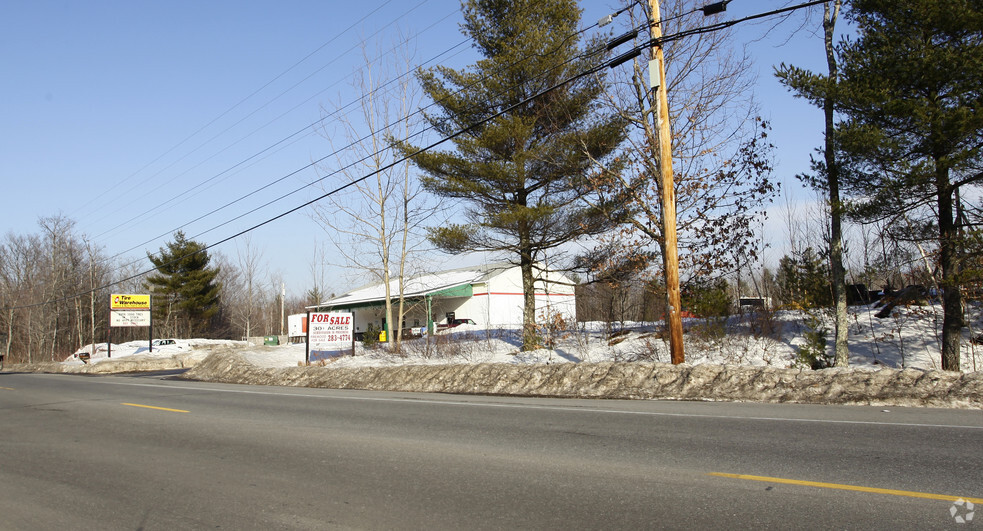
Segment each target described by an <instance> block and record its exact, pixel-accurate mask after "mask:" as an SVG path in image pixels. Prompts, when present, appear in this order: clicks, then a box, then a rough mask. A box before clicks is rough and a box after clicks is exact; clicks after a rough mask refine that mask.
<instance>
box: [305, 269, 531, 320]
mask: <svg viewBox="0 0 983 531" xmlns="http://www.w3.org/2000/svg"><path fill="white" fill-rule="evenodd" d="M512 267H515V266H513V265H511V264H505V263H500V264H486V265H482V266H473V267H464V268H460V269H452V270H449V271H441V272H439V273H428V274H424V275H419V276H415V277H410V278H407V279H406V280H405V286H404V289H403V295H404V296H405V297H407V298H417V297H424V296H427V295H434V294H437V293H439V292H442V291H446V290H451V289H454V288H458V287H461V286H466V285H470V284H476V283H480V282H485V281H487V280H488V279H489V278H491V277H493V276H495V275H497V274H499V273H501V272H503V271H505V270H507V269H510V268H512ZM389 286H390V288H389V289H390V293H392V294H394V295H395V294H398V293H399V279H392V280H390V282H389ZM385 287H386V286H385V284H384V283H382V282H377V283H375V284H369V285H366V286H363V287H361V288H356V289H354V290H352V291H349V292H348V293H345V294H344V295H339V296H337V297H335V298H333V299H329V300H326V301H324V302H322V303H320V304H318V305H316V306H308V307H307V308H308V309H314V308H326V307H334V308H338V307H348V306H355V305H359V304H366V303H372V302H381V301H384V300H385V299H386V289H385Z"/></svg>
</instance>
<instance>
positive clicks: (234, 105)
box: [73, 0, 393, 212]
mask: <svg viewBox="0 0 983 531" xmlns="http://www.w3.org/2000/svg"><path fill="white" fill-rule="evenodd" d="M392 1H393V0H385V1H384V2H383V3H382V4H380V5H379V7H377V8H375V9H373V10H372V11H370V12H369V13H366V14H365V15H364V16H363V17H361V18H360V19H358V20H357V21H355V22H353V23H351V24H350V25H349V26H348V27H347V28H345V29H344V30H343V31H341V32H340V33H338V34H337V35H335V36H334V37H332V38H331V39H328V41H326V42H325V43H323V44H321V45H320V46H318V47H317V48H316V49H314V50H313V51H312V52H310V53H308V54H307V55H305V56H304V57H303V58H302V59H300V60H298V61H297V62H295V63H294V64H293V65H291V66H289V67H288V68H287V69H285V70H283V71H282V72H280V73H279V74H277V75H276V76H274V77H273V78H272V79H270V80H269V81H267V82H266V83H265V84H263V86H261V87H259V88H258V89H256V90H254V91H253V92H251V93H250V94H249V95H247V96H245V97H244V98H242V99H241V100H239V101H238V102H237V103H235V104H233V105H232V106H231V107H229V108H228V109H226V110H225V111H223V112H222V113H220V114H219V115H218V116H216V117H215V118H212V119H211V120H210V121H209V122H208V123H206V124H204V125H202V126H201V127H199V128H198V129H196V130H195V131H194V132H192V133H191V134H189V135H188V136H186V137H185V138H184V139H183V140H181V141H180V142H178V143H177V144H174V145H173V146H171V147H170V148H169V149H168V150H166V151H165V152H164V153H161V154H160V155H158V156H157V157H156V158H154V159H153V160H151V161H150V162H148V163H146V164H145V165H143V166H142V167H141V168H140V169H138V170H136V171H134V172H133V173H131V174H130V175H129V176H128V177H126V178H125V179H123V180H122V181H120V182H117V183H115V184H114V185H112V186H110V188H109V190H106V192H104V193H109V192H111V191H112V190H113V189H114V188H116V187H117V186H119V185H120V184H122V183H123V182H126V181H128V180H130V179H131V178H133V177H135V176H136V175H139V174H140V172H142V171H144V170H145V169H147V168H149V167H150V166H152V165H153V164H155V163H156V162H157V161H159V160H161V159H162V158H164V157H166V156H167V155H169V154H170V153H172V152H173V151H174V150H176V149H177V148H179V147H181V146H182V145H184V144H185V143H187V142H188V141H189V140H191V139H192V138H194V137H195V136H197V135H198V134H199V133H201V132H202V131H204V130H205V129H207V128H208V127H210V126H211V125H212V124H214V123H215V122H217V121H219V120H221V119H222V118H223V117H225V116H226V115H228V114H229V113H230V112H232V111H233V110H235V109H237V108H238V107H239V106H241V105H242V104H244V103H245V102H246V101H248V100H250V99H251V98H252V97H253V96H256V95H257V94H259V93H260V92H262V91H263V90H264V89H266V88H267V87H269V86H270V85H272V84H273V83H275V82H276V81H277V80H279V79H280V78H282V77H283V76H285V75H286V74H287V73H288V72H290V71H291V70H293V69H294V68H297V67H298V66H300V64H301V63H303V62H305V61H307V60H308V59H310V58H311V57H313V56H314V55H315V54H317V53H318V52H320V51H321V50H323V49H324V48H326V47H327V46H328V45H329V44H331V43H333V42H334V41H335V40H337V39H338V38H340V37H341V36H342V35H344V34H345V33H348V32H349V31H350V30H352V29H353V28H355V27H356V26H358V25H359V24H361V23H362V22H364V21H365V20H366V19H367V18H369V17H370V16H372V15H374V14H375V13H376V12H378V11H379V10H380V9H382V8H383V7H385V6H387V5H388V4H390V3H391V2H392ZM151 178H153V176H151V177H148V178H147V179H144V180H143V181H141V182H140V183H138V184H137V185H135V186H134V187H131V188H130V189H129V190H132V189H133V188H135V187H137V186H140V185H142V184H145V183H146V182H147V181H148V180H149V179H151ZM129 190H128V191H129ZM93 201H95V199H92V200H90V201H88V202H84V203H82V204H81V205H80V206H79V208H77V209H76V210H74V211H73V212H77V211H79V210H84V209H85V208H86V207H88V206H89V205H91V204H92V202H93Z"/></svg>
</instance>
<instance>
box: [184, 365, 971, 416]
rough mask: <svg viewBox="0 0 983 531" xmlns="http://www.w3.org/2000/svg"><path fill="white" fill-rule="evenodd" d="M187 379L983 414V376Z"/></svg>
mask: <svg viewBox="0 0 983 531" xmlns="http://www.w3.org/2000/svg"><path fill="white" fill-rule="evenodd" d="M185 377H186V378H191V379H196V380H205V381H211V382H224V383H248V384H254V385H289V386H300V387H323V388H332V389H366V390H378V391H404V392H429V393H459V394H504V395H516V396H552V397H571V398H573V397H577V398H611V399H673V400H729V401H757V402H795V403H813V404H863V405H892V406H934V407H962V408H979V407H983V373H980V372H976V373H962V374H960V373H944V372H941V371H934V370H929V371H926V370H921V369H904V370H894V369H881V370H864V369H828V370H823V371H813V370H810V369H779V368H774V367H764V368H756V367H746V366H720V365H708V364H704V365H688V364H683V365H670V364H665V363H648V362H640V363H627V362H601V363H576V364H575V363H560V364H541V363H540V364H529V365H519V364H506V363H479V364H445V365H405V366H398V367H371V368H369V367H347V368H338V367H330V368H328V367H316V366H315V367H292V368H269V367H266V368H263V367H257V366H255V365H253V364H251V363H249V362H248V361H247V360H246V359H245V357H244V356H243V355H241V354H235V353H231V354H215V355H212V356H209V357H208V358H206V359H205V360H204V361H203V362H202V363H200V364H198V365H197V366H196V367H194V368H193V369H191V370H190V371H188V372H187V373H186V374H185Z"/></svg>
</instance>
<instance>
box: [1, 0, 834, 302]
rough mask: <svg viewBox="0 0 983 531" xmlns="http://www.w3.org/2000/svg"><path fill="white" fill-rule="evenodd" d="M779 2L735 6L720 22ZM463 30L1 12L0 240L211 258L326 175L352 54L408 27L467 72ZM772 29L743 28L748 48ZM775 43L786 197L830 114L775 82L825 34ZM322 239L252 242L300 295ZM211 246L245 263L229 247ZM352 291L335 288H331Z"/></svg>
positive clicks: (443, 25)
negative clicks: (33, 239) (62, 234)
mask: <svg viewBox="0 0 983 531" xmlns="http://www.w3.org/2000/svg"><path fill="white" fill-rule="evenodd" d="M784 4H785V2H784V0H775V1H767V0H734V1H733V2H731V4H730V5H729V6H728V15H727V18H739V17H742V16H745V15H748V14H751V13H754V12H760V11H766V10H770V9H775V8H778V7H780V6H782V5H784ZM610 5H613V2H608V1H603V0H602V1H591V0H585V1H584V2H582V6H583V7H584V9H585V15H584V21H585V22H587V23H591V22H593V21H595V20H597V19H598V18H600V17H601V16H602V15H604V14H606V13H608V12H611V11H613V9H611V8H610V7H609V6H610ZM670 15H671V14H669V13H666V12H663V16H664V17H668V16H670ZM460 21H461V16H460V12H459V3H458V2H457V1H456V0H450V1H448V0H409V1H403V0H401V1H388V2H387V1H385V0H363V1H361V2H346V3H338V2H323V1H321V2H315V1H291V0H280V1H278V2H252V1H236V2H233V1H211V2H199V1H183V0H177V1H173V2H156V3H152V2H140V1H127V2H123V1H99V0H96V1H86V2H75V1H57V2H56V1H46V0H37V1H27V0H10V1H7V2H4V3H3V4H2V5H0V72H2V81H0V123H2V126H0V181H2V182H3V191H4V193H3V197H4V202H3V205H2V207H0V230H2V231H3V232H5V233H6V232H13V233H15V234H27V233H35V232H37V231H38V230H39V229H38V225H37V220H38V218H39V217H43V216H53V215H58V214H62V215H64V216H67V217H69V218H71V219H73V220H75V221H76V223H77V225H76V229H77V230H78V231H79V232H81V233H85V234H86V235H88V236H89V237H90V238H92V239H93V240H94V242H95V243H96V244H97V245H99V246H102V247H103V248H104V249H105V251H106V252H107V253H108V254H109V255H116V254H118V253H122V254H123V255H124V256H127V257H132V259H133V260H136V261H141V260H142V261H141V262H140V263H141V264H143V265H146V264H148V262H147V260H146V258H145V255H146V251H148V250H149V251H156V250H157V249H158V248H159V247H161V246H162V245H163V244H164V243H165V242H166V241H168V240H169V239H170V238H171V234H172V233H173V231H174V230H175V229H177V228H179V227H182V226H183V225H186V224H187V226H185V227H184V228H183V230H184V231H185V233H186V234H187V235H188V236H190V237H194V238H195V239H197V240H199V241H202V242H205V243H212V242H215V241H219V240H221V239H224V238H226V237H228V236H230V235H232V234H235V233H237V232H239V231H240V230H243V229H244V228H246V227H249V226H252V225H254V224H256V223H259V222H261V221H263V220H265V219H268V218H270V217H272V216H274V215H276V214H278V213H279V212H282V211H284V210H287V209H289V208H292V207H294V206H296V205H299V204H300V203H303V202H304V201H306V200H307V199H309V198H310V197H312V194H313V193H312V192H310V191H302V192H300V193H298V194H294V195H292V196H290V197H288V198H287V199H285V200H282V201H279V202H277V203H275V204H273V205H271V206H268V207H265V208H262V209H261V210H259V211H257V212H255V213H252V214H245V213H247V212H248V211H249V210H251V209H253V208H258V207H259V206H260V205H262V204H263V203H265V202H267V201H269V200H271V199H274V198H276V197H279V196H281V195H284V194H287V193H288V192H290V191H292V190H294V189H297V188H299V187H301V186H303V185H304V184H306V183H308V182H310V181H312V180H314V179H316V178H317V177H318V174H317V173H316V172H315V171H314V170H313V169H311V168H307V169H305V167H307V166H308V165H310V163H311V162H312V161H313V160H316V159H319V158H321V157H324V156H326V155H328V154H329V153H330V152H331V149H330V146H329V144H328V142H327V140H326V139H325V138H323V137H321V136H319V135H318V134H316V133H315V132H314V128H312V127H311V124H313V123H315V122H316V121H317V120H319V119H320V118H321V117H322V110H321V106H322V105H330V103H331V102H339V101H341V102H348V101H351V100H352V99H353V98H355V97H357V96H356V94H355V93H354V91H353V89H352V88H351V86H350V84H349V81H348V76H349V75H350V74H351V72H352V70H353V68H355V67H356V66H358V65H359V64H361V62H362V60H361V52H360V51H359V49H358V43H359V42H360V41H362V40H369V41H371V42H376V41H378V40H379V39H380V38H381V40H382V42H388V43H391V42H392V38H393V35H394V34H395V31H396V28H399V29H400V30H401V31H402V32H404V33H406V34H411V35H416V39H415V41H414V42H415V47H416V57H417V58H418V60H419V61H425V60H428V59H430V58H432V57H434V56H436V55H438V54H441V53H445V55H443V56H442V61H441V62H442V63H444V64H449V65H450V66H454V67H462V66H464V65H466V64H469V63H471V62H473V61H474V59H475V55H474V52H473V50H472V49H471V48H470V47H469V46H468V45H467V44H465V45H464V46H459V47H456V48H453V46H454V45H456V44H458V43H460V42H461V41H462V40H463V39H464V37H463V36H462V34H461V33H460V31H459V29H458V23H459V22H460ZM814 25H818V19H817V20H816V24H814ZM762 30H763V28H762V27H761V26H741V27H740V29H739V30H738V31H739V35H742V36H743V35H747V40H748V41H751V40H753V39H756V38H758V37H759V36H760V35H761V32H762ZM781 34H782V37H780V38H779V39H775V40H769V39H765V40H762V41H759V42H756V43H755V44H753V46H752V48H751V50H752V53H753V54H754V56H755V59H756V68H757V69H758V70H759V88H758V98H759V99H760V101H761V103H762V111H763V114H764V115H765V117H766V118H769V119H770V120H771V121H772V125H773V135H772V140H773V142H774V143H775V144H776V145H777V147H778V151H777V154H776V155H777V159H778V175H777V176H778V178H779V179H780V180H782V181H783V182H785V183H787V184H786V186H787V188H788V189H790V190H793V191H794V190H796V189H798V184H797V182H796V181H795V180H794V179H793V178H792V176H793V175H794V174H795V173H798V172H801V171H805V170H806V169H807V164H808V159H809V153H810V151H811V150H812V149H813V148H814V147H815V146H817V145H818V144H819V142H820V140H821V126H822V116H821V113H820V112H819V111H818V110H817V109H814V108H812V107H811V106H809V105H808V104H807V103H806V102H804V101H802V100H795V99H793V98H792V97H791V95H789V94H788V92H787V91H785V89H784V88H782V87H781V86H780V85H778V83H777V82H776V81H775V80H774V78H773V76H772V75H771V71H772V66H773V65H774V64H777V63H779V62H781V61H787V62H792V63H795V64H797V65H802V66H806V67H810V68H814V69H818V70H822V68H823V67H824V64H825V63H824V59H823V55H822V45H821V41H820V39H819V36H818V34H816V33H815V32H810V33H807V32H800V33H798V34H796V36H795V37H794V38H793V39H791V40H788V41H787V42H786V40H785V36H787V31H784V32H781ZM285 139H287V140H286V141H284V140H285ZM278 142H282V143H280V144H278ZM271 146H276V147H274V148H272V149H270V148H271ZM298 170H299V171H298ZM295 171H296V172H297V173H296V174H293V172H295ZM276 180H280V182H279V183H278V184H275V185H272V186H270V188H268V189H266V190H263V191H262V192H259V193H258V194H256V195H255V196H253V197H250V198H248V199H246V200H243V201H242V202H239V203H236V204H235V205H234V206H232V207H229V208H226V209H224V210H221V211H220V212H218V213H216V214H213V215H211V216H208V217H206V218H205V219H202V220H199V221H194V220H196V219H197V218H199V217H201V216H204V215H205V214H207V213H209V212H211V211H212V210H214V209H216V208H218V207H221V206H222V205H224V204H225V203H226V202H228V201H231V200H233V199H236V198H238V197H240V196H241V195H243V194H246V193H248V192H250V191H253V190H255V189H258V188H260V187H261V186H264V185H267V184H270V183H271V182H273V181H276ZM806 195H808V194H803V196H806ZM240 215H242V216H243V217H242V218H240V219H237V220H232V218H234V217H236V216H240ZM223 223H224V225H221V224H223ZM219 225H221V226H219ZM216 226H218V227H217V228H215V227H216ZM209 229H213V230H209ZM320 231H321V229H320V228H319V227H318V226H317V225H316V224H315V223H314V222H313V221H312V220H311V218H310V217H309V216H308V215H307V213H306V212H297V213H294V214H291V215H289V216H286V217H284V218H283V219H280V220H278V221H275V222H273V223H271V224H269V225H267V226H265V227H263V228H261V229H258V230H256V231H255V232H254V233H252V235H251V244H252V245H253V246H256V247H258V248H260V249H262V251H263V259H264V260H265V262H266V264H267V266H268V267H269V268H270V269H272V270H277V271H280V272H281V273H282V274H283V277H284V279H285V281H286V283H287V289H288V291H290V292H292V293H298V294H299V293H302V292H303V291H305V290H306V289H308V288H309V287H310V283H311V282H310V278H311V273H310V269H311V266H310V262H311V247H312V245H313V243H314V242H315V241H319V242H322V243H323V242H324V238H323V236H322V235H321V234H320ZM217 249H218V250H219V251H220V252H222V253H224V254H226V255H228V256H231V257H234V256H235V255H236V243H235V242H229V243H226V244H223V245H222V246H219V247H218V248H217ZM346 283H347V281H346V280H344V279H343V278H340V277H339V278H337V279H336V280H335V281H329V284H330V285H331V287H332V289H333V290H338V291H340V290H342V289H344V288H346V287H349V286H347V285H346Z"/></svg>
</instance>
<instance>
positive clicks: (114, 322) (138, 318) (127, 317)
mask: <svg viewBox="0 0 983 531" xmlns="http://www.w3.org/2000/svg"><path fill="white" fill-rule="evenodd" d="M109 326H150V311H149V310H113V311H111V312H109Z"/></svg>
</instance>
